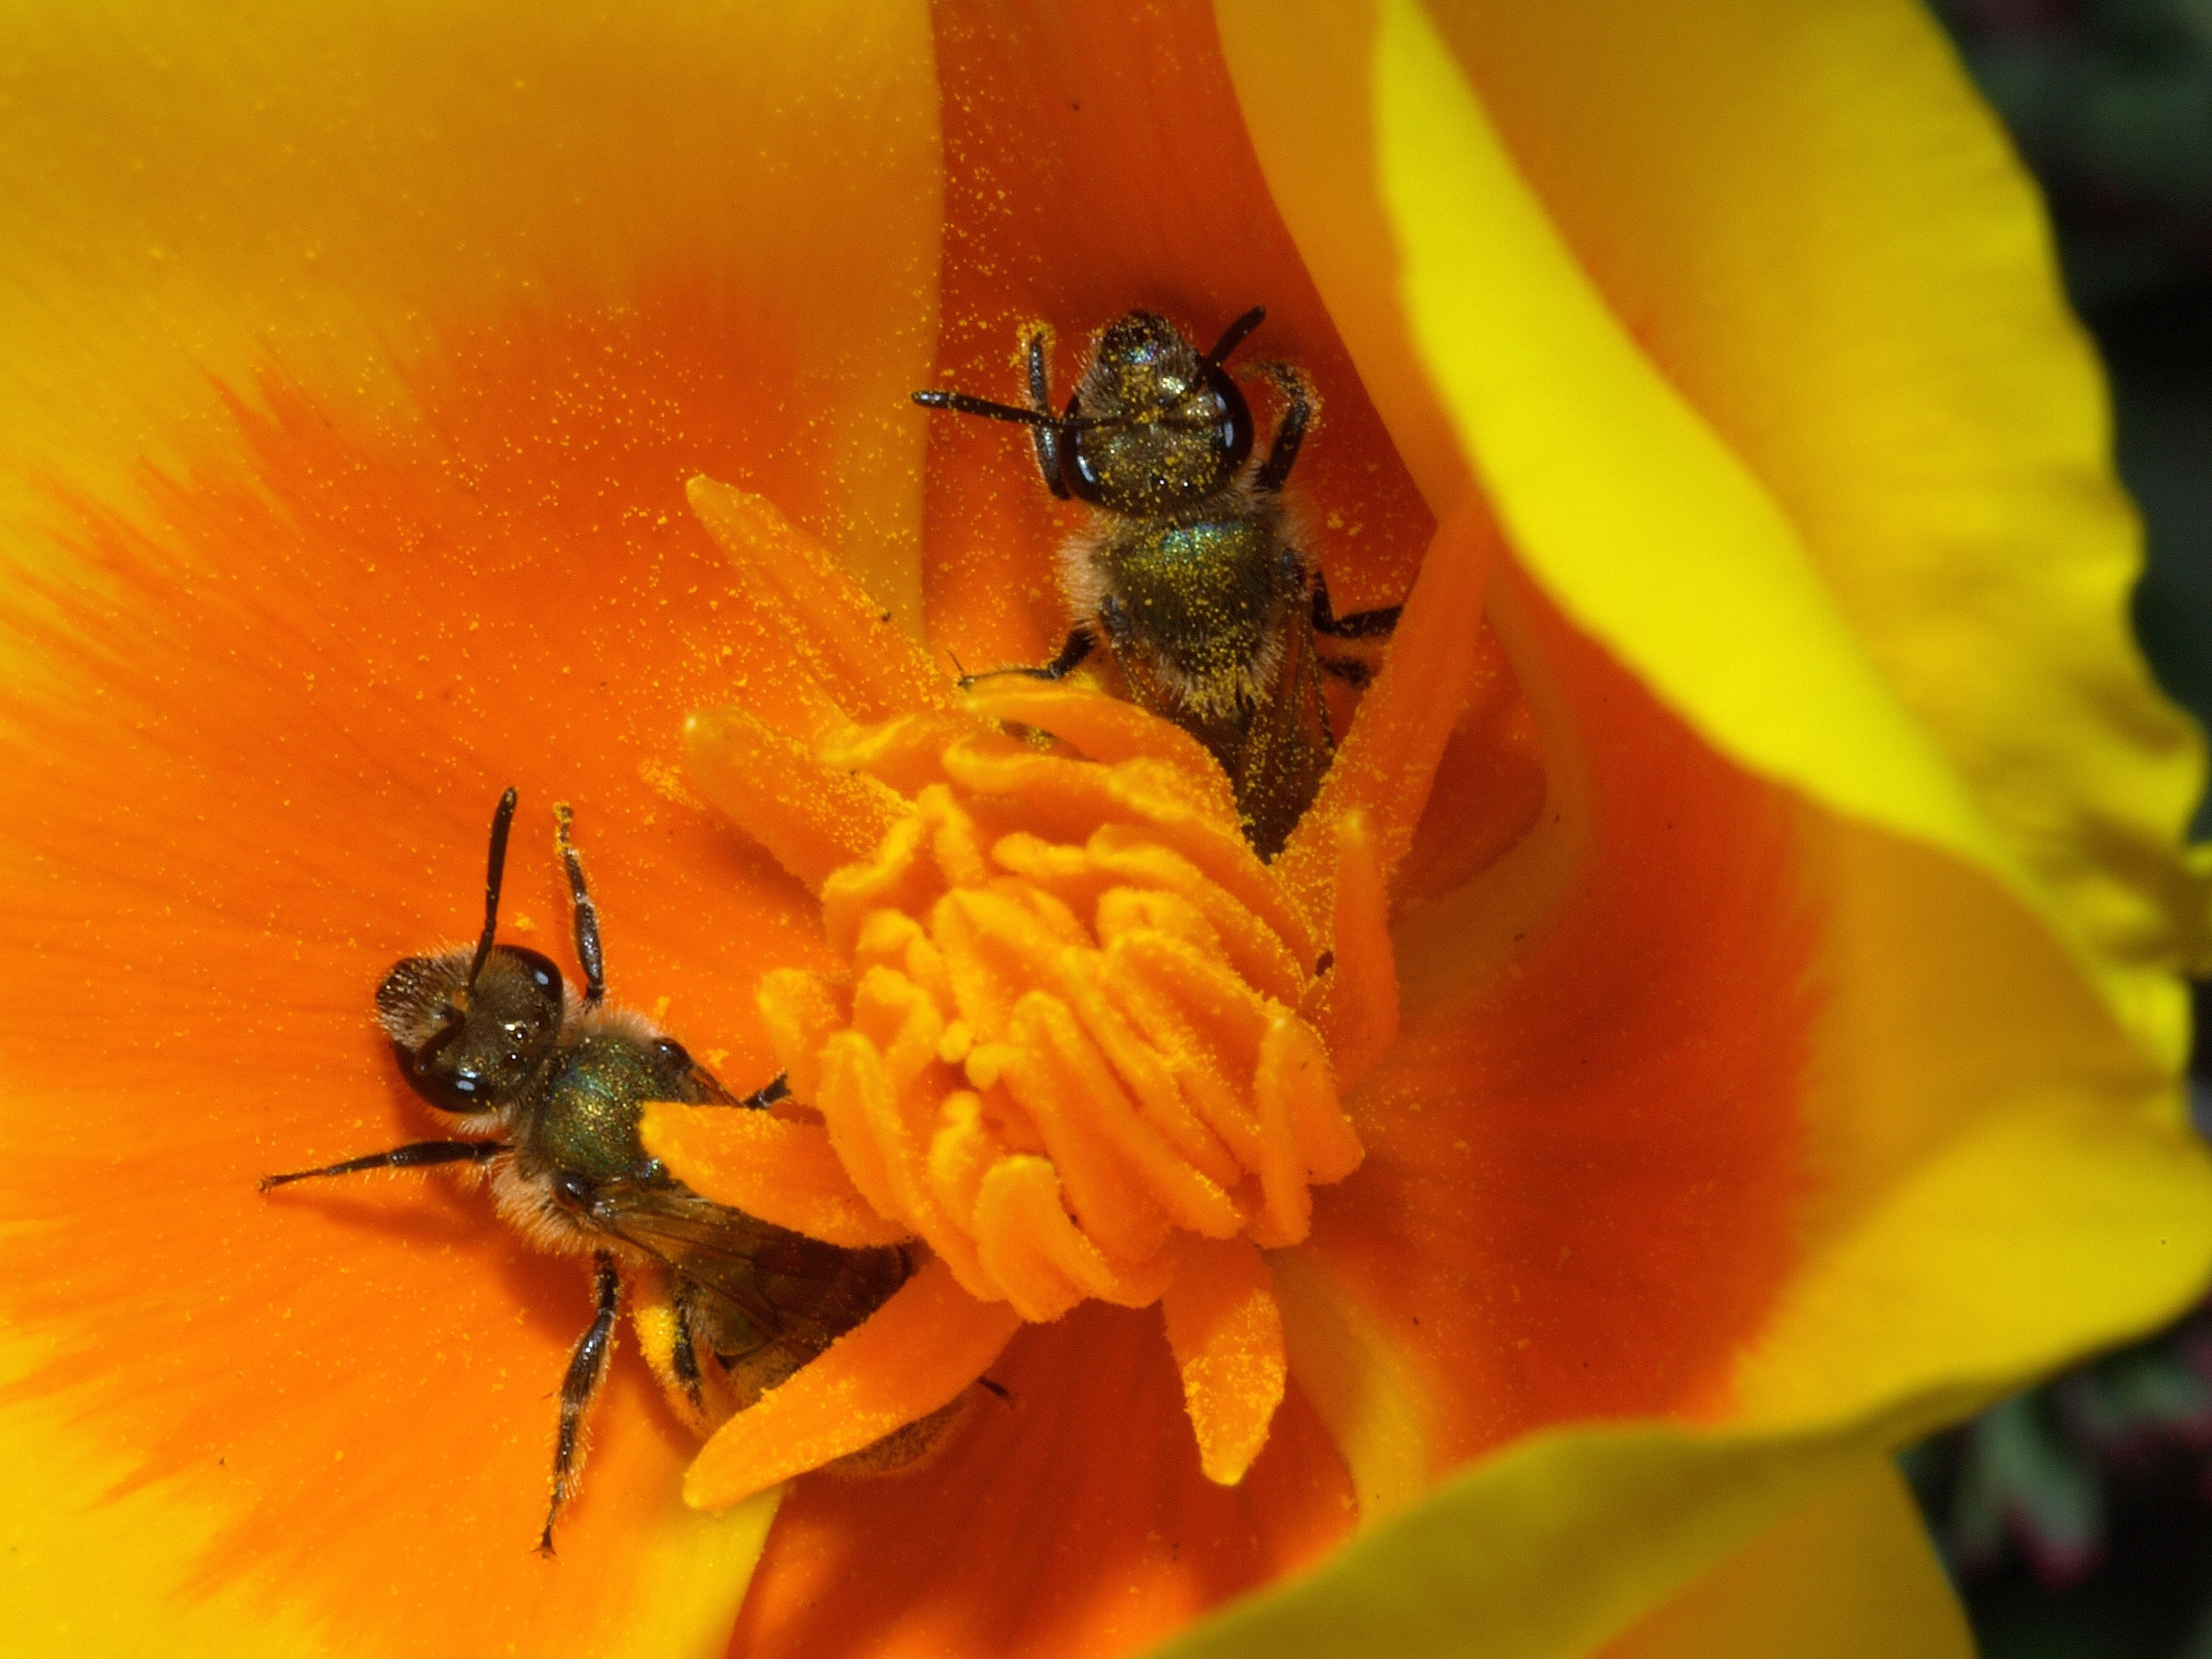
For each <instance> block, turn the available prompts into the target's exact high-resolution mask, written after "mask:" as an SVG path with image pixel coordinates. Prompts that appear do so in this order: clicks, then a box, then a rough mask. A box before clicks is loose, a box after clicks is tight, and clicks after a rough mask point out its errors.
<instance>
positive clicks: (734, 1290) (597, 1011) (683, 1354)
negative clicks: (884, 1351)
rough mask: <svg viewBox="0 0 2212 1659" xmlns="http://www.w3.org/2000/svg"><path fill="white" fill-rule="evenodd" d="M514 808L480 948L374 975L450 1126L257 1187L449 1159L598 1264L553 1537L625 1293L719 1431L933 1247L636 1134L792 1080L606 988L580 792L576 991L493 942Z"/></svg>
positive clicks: (574, 858) (492, 861)
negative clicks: (664, 1149) (675, 1110)
mask: <svg viewBox="0 0 2212 1659" xmlns="http://www.w3.org/2000/svg"><path fill="white" fill-rule="evenodd" d="M515 805H516V795H515V792H514V791H513V789H509V790H507V792H506V793H505V794H503V795H502V796H501V798H500V801H499V805H498V807H497V809H496V811H495V812H494V813H493V816H492V825H491V843H490V851H489V859H488V861H487V868H486V874H485V879H484V915H483V932H482V933H481V934H480V935H479V936H478V938H477V942H476V943H475V945H473V946H467V945H464V946H458V947H455V948H453V949H450V950H446V951H434V952H432V953H430V954H428V955H424V956H416V957H404V958H403V959H402V960H401V961H399V962H398V963H394V964H393V966H392V969H390V970H389V971H388V972H387V973H386V975H385V976H384V979H383V981H382V982H381V983H380V985H379V986H378V987H377V991H376V1018H377V1023H378V1024H379V1025H380V1027H381V1028H382V1030H383V1031H384V1034H385V1035H386V1036H387V1037H388V1038H390V1040H391V1042H392V1052H393V1054H394V1056H395V1058H396V1059H397V1060H398V1064H399V1068H400V1073H401V1075H402V1076H403V1077H404V1079H405V1080H406V1082H407V1084H408V1086H409V1087H410V1089H412V1090H413V1091H414V1092H415V1093H416V1095H418V1096H420V1097H422V1099H423V1100H424V1101H425V1102H427V1103H428V1104H429V1105H430V1106H431V1107H432V1108H434V1109H435V1110H437V1111H438V1112H440V1113H441V1114H442V1115H445V1116H447V1118H449V1119H451V1120H452V1122H451V1128H452V1130H453V1134H452V1137H451V1138H450V1139H438V1140H423V1141H416V1142H412V1143H410V1144H409V1145H407V1146H396V1147H393V1148H392V1149H391V1150H389V1151H387V1152H371V1153H368V1154H366V1155H364V1156H362V1157H359V1158H347V1159H345V1160H344V1161H343V1162H341V1163H337V1164H325V1165H324V1166H322V1167H321V1168H319V1169H312V1170H295V1171H293V1172H291V1173H289V1174H285V1175H276V1176H267V1177H265V1178H264V1180H263V1181H262V1182H261V1185H262V1188H263V1189H264V1191H265V1190H267V1189H269V1188H276V1187H283V1186H287V1185H289V1184H290V1183H292V1182H297V1181H304V1180H307V1179H310V1178H314V1177H324V1176H343V1175H352V1174H356V1173H358V1172H360V1171H362V1170H396V1169H421V1168H428V1167H432V1166H449V1167H453V1168H454V1169H457V1170H459V1171H461V1172H463V1173H464V1174H465V1176H468V1177H470V1178H471V1179H472V1180H479V1181H488V1182H489V1185H490V1188H491V1191H492V1195H493V1199H494V1203H495V1208H496V1210H497V1212H498V1214H499V1215H500V1217H501V1219H503V1220H504V1221H506V1222H507V1224H508V1225H510V1226H512V1227H513V1228H514V1229H515V1230H516V1231H518V1232H519V1233H520V1235H521V1236H522V1237H523V1238H524V1239H525V1240H526V1241H527V1242H528V1243H530V1244H531V1245H532V1247H533V1248H534V1249H538V1250H541V1251H544V1252H546V1253H548V1254H551V1255H570V1256H580V1257H585V1258H587V1259H588V1260H589V1261H590V1263H591V1268H592V1320H591V1322H590V1324H589V1325H588V1326H586V1328H585V1331H584V1334H583V1335H582V1336H581V1337H580V1338H579V1339H578V1340H577V1343H576V1346H575V1348H574V1352H572V1353H571V1355H570V1357H569V1361H568V1370H567V1371H566V1373H565V1375H564V1376H563V1378H562V1385H561V1396H560V1413H559V1419H558V1423H557V1425H556V1432H555V1437H554V1453H553V1468H552V1492H551V1497H550V1500H549V1502H548V1504H547V1508H546V1513H545V1523H544V1528H543V1530H542V1531H541V1533H540V1534H539V1537H538V1547H539V1548H540V1549H541V1550H543V1551H544V1552H546V1553H550V1552H551V1550H552V1543H553V1526H554V1522H555V1520H556V1517H557V1516H559V1514H560V1512H561V1510H562V1506H563V1504H566V1503H567V1502H568V1500H569V1499H570V1498H572V1497H573V1496H574V1492H575V1489H576V1482H577V1480H578V1477H579V1476H580V1473H581V1471H582V1468H583V1460H584V1452H585V1436H586V1429H587V1427H588V1422H589V1412H590V1408H591V1407H592V1401H594V1399H595V1398H596V1397H597V1395H598V1394H599V1389H600V1385H601V1384H602V1383H604V1381H605V1377H606V1373H607V1367H608V1364H609V1363H610V1360H611V1357H612V1354H613V1352H614V1346H615V1340H616V1322H617V1316H618V1315H619V1314H620V1313H621V1312H622V1311H623V1309H624V1308H625V1307H627V1310H628V1311H629V1319H630V1324H631V1328H632V1329H633V1331H634V1332H635V1334H636V1336H637V1339H638V1342H639V1346H640V1347H641V1350H642V1351H643V1352H644V1355H645V1358H646V1361H647V1364H649V1365H650V1366H651V1367H652V1369H653V1373H654V1375H655V1376H657V1377H658V1378H659V1382H660V1383H661V1386H662V1388H663V1389H664V1391H665V1393H666V1394H667V1395H668V1397H669V1400H670V1402H671V1405H672V1406H673V1407H674V1408H675V1410H676V1412H677V1414H678V1416H679V1417H681V1418H683V1419H684V1420H685V1421H686V1422H687V1423H688V1424H690V1426H691V1427H692V1428H693V1429H694V1430H695V1431H697V1432H699V1433H702V1434H704V1433H707V1432H708V1431H711V1430H712V1429H713V1428H714V1425H717V1424H718V1423H720V1421H722V1420H723V1419H726V1418H727V1417H728V1416H729V1415H730V1414H731V1413H733V1412H736V1411H738V1410H741V1409H743V1408H744V1407H746V1406H748V1405H750V1404H751V1403H752V1402H753V1401H755V1400H757V1398H758V1397H759V1396H760V1395H762V1394H763V1392H764V1391H766V1390H767V1389H771V1388H774V1387H775V1385H776V1384H777V1383H781V1382H782V1381H783V1380H784V1379H785V1378H786V1377H787V1376H790V1375H791V1374H792V1373H793V1372H794V1371H796V1370H798V1369H799V1367H800V1366H802V1365H804V1364H806V1362H807V1361H808V1360H810V1359H812V1358H815V1357H816V1356H817V1355H818V1354H820V1353H821V1352H823V1350H824V1349H826V1348H827V1347H828V1346H829V1345H830V1343H832V1342H833V1341H835V1340H836V1339H837V1338H838V1337H839V1336H841V1335H842V1334H844V1333H845V1332H847V1331H848V1330H850V1329H852V1328H854V1326H856V1325H858V1324H859V1323H860V1322H861V1321H862V1320H864V1319H866V1317H867V1316H869V1315H870V1314H871V1313H872V1312H874V1311H875V1310H876V1309H877V1308H878V1307H880V1306H881V1305H882V1304H883V1303H884V1301H885V1299H887V1298H888V1297H890V1294H891V1292H892V1291H896V1289H897V1288H898V1287H899V1285H901V1284H902V1283H903V1282H904V1281H905V1280H906V1279H907V1278H908V1276H909V1275H910V1274H911V1273H913V1271H914V1269H915V1267H916V1266H917V1265H918V1264H919V1254H918V1253H919V1250H920V1247H919V1246H907V1245H891V1246H885V1247H881V1248H872V1249H846V1248H842V1247H841V1246H837V1245H833V1244H825V1243H822V1242H820V1241H819V1240H817V1239H812V1238H808V1237H805V1236H804V1235H803V1234H799V1233H795V1232H792V1231H788V1230H787V1229H785V1228H782V1227H778V1226H775V1225H772V1224H771V1223H769V1222H766V1221H763V1220H761V1219H759V1218H757V1217H755V1216H751V1215H749V1214H747V1213H746V1212H744V1211H742V1210H737V1209H733V1208H731V1207H730V1206H727V1205H722V1204H717V1203H714V1202H713V1201H712V1200H708V1199H706V1198H703V1197H702V1196H700V1194H697V1193H696V1192H693V1191H692V1190H691V1189H690V1188H688V1187H686V1186H684V1184H683V1183H682V1182H679V1181H678V1180H677V1179H676V1178H675V1177H674V1176H671V1174H670V1173H669V1171H668V1170H667V1169H666V1168H665V1166H663V1165H662V1164H660V1162H659V1160H658V1159H656V1158H652V1157H651V1156H649V1155H648V1154H647V1152H646V1150H645V1147H644V1146H643V1143H642V1141H641V1139H640V1134H639V1123H640V1121H641V1116H642V1114H643V1110H644V1107H645V1104H646V1103H647V1102H648V1101H677V1102H681V1103H685V1104H689V1105H691V1106H696V1107H700V1108H706V1109H726V1110H734V1111H747V1110H751V1111H761V1110H768V1109H772V1108H773V1107H774V1106H775V1103H777V1102H778V1101H780V1100H781V1099H783V1098H784V1097H785V1095H786V1092H787V1091H786V1090H785V1088H784V1085H783V1080H782V1079H781V1078H777V1079H775V1080H774V1081H772V1082H770V1083H769V1085H767V1086H766V1087H764V1088H763V1089H760V1090H758V1091H756V1092H754V1093H753V1094H750V1095H748V1096H745V1097H737V1096H734V1095H732V1094H731V1093H730V1091H728V1090H726V1089H725V1088H724V1087H723V1086H722V1085H721V1083H720V1081H719V1080H718V1079H716V1078H715V1077H714V1074H713V1073H710V1072H709V1071H708V1070H707V1068H706V1067H704V1066H701V1065H700V1064H699V1063H698V1062H697V1061H696V1060H693V1059H692V1058H691V1056H690V1053H689V1052H688V1051H687V1050H686V1049H685V1048H684V1045H683V1044H682V1043H680V1042H677V1041H676V1039H675V1038H673V1037H671V1036H668V1035H667V1034H666V1033H665V1032H664V1031H663V1030H661V1029H660V1028H659V1026H658V1025H656V1024H653V1021H651V1020H649V1019H647V1018H645V1017H644V1016H643V1015H641V1014H639V1013H636V1012H632V1011H630V1010H628V1009H623V1008H617V1007H614V1006H609V1005H608V1004H607V1003H606V1001H605V995H606V975H605V961H604V957H603V953H602V949H601V945H600V939H599V911H598V907H597V906H596V905H595V904H594V902H592V896H591V891H590V889H589V887H588V885H587V884H586V881H585V879H584V867H583V863H582V860H580V858H579V856H578V855H577V853H576V849H575V847H574V842H572V840H571V839H570V814H569V811H568V807H567V806H566V805H557V806H556V808H555V809H554V811H555V820H556V826H557V828H556V837H555V846H556V852H557V854H558V856H559V859H560V860H561V864H562V869H563V871H564V872H565V873H566V875H567V878H568V893H569V899H570V907H571V913H572V916H573V920H574V939H575V947H576V959H577V963H578V965H579V967H580V969H581V970H582V979H583V982H582V985H581V987H577V986H575V985H572V984H570V983H568V981H566V979H565V978H564V977H563V975H562V972H561V970H560V969H559V968H558V967H556V965H555V964H554V963H553V962H552V961H551V960H550V958H549V957H545V956H544V955H542V954H541V953H539V952H538V951H532V950H530V949H528V948H527V947H526V946H523V945H506V944H501V943H500V942H499V939H498V923H499V900H500V889H501V884H502V881H503V879H504V876H505V872H506V866H507V838H508V835H509V832H510V830H511V829H512V828H513V821H514V812H515ZM957 1407H958V1402H957V1401H956V1402H955V1404H954V1406H952V1407H946V1408H945V1411H944V1412H943V1413H939V1415H938V1417H937V1418H935V1419H925V1422H924V1424H922V1425H909V1427H908V1429H906V1430H902V1431H900V1433H899V1434H898V1435H896V1436H894V1437H891V1438H890V1440H887V1441H886V1442H884V1443H881V1444H879V1445H878V1446H875V1447H871V1448H868V1449H866V1450H864V1451H862V1452H860V1453H856V1454H855V1455H854V1458H853V1459H852V1460H850V1462H851V1466H852V1467H854V1468H857V1469H862V1470H872V1469H879V1468H890V1467H896V1465H897V1464H898V1463H901V1462H907V1461H910V1460H911V1459H912V1458H913V1457H915V1456H917V1455H920V1454H921V1452H923V1451H925V1450H927V1449H928V1447H929V1445H930V1444H931V1443H932V1441H933V1438H934V1433H933V1431H934V1430H938V1429H941V1428H942V1427H943V1426H944V1425H945V1424H946V1423H948V1422H949V1421H950V1420H951V1417H952V1415H953V1414H954V1413H955V1412H956V1411H957Z"/></svg>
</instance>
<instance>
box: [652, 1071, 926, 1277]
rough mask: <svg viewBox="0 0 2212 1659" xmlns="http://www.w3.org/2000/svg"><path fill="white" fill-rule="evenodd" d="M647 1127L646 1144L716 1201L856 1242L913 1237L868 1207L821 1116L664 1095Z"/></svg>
mask: <svg viewBox="0 0 2212 1659" xmlns="http://www.w3.org/2000/svg"><path fill="white" fill-rule="evenodd" d="M641 1132H642V1134H643V1138H644V1140H645V1149H646V1151H647V1152H650V1153H652V1154H653V1156H654V1157H655V1158H663V1159H665V1160H669V1161H671V1162H674V1163H678V1164H682V1166H683V1169H684V1184H685V1185H686V1186H688V1187H690V1188H692V1190H693V1191H695V1192H696V1193H698V1194H699V1195H700V1196H701V1197H702V1198H710V1199H712V1200H714V1202H715V1203H717V1204H726V1205H728V1206H730V1207H731V1208H732V1209H733V1210H743V1211H744V1212H745V1213H746V1214H748V1215H752V1216H757V1217H759V1218H761V1219H762V1220H763V1221H771V1222H774V1223H775V1225H777V1226H779V1227H788V1228H790V1229H791V1230H792V1231H794V1232H801V1233H805V1235H806V1236H807V1237H810V1238H818V1239H820V1240H822V1241H823V1243H828V1244H842V1245H845V1246H846V1247H848V1249H863V1248H865V1247H866V1246H868V1245H872V1244H896V1243H898V1242H899V1241H900V1240H902V1239H903V1238H907V1237H911V1235H910V1234H909V1233H908V1231H907V1229H906V1227H905V1225H903V1224H902V1223H900V1222H896V1221H886V1220H885V1219H884V1218H883V1217H881V1216H879V1215H878V1214H877V1213H876V1212H875V1211H874V1210H873V1209H872V1208H870V1207H869V1206H868V1202H867V1200H866V1199H864V1198H862V1197H861V1196H860V1193H859V1191H858V1190H857V1189H856V1188H854V1185H853V1181H852V1177H851V1176H848V1175H847V1174H846V1173H845V1166H844V1165H843V1164H840V1163H838V1161H837V1154H836V1152H834V1151H833V1150H832V1149H831V1147H830V1145H829V1131H828V1130H827V1129H825V1128H823V1127H822V1126H821V1125H820V1124H818V1123H805V1122H799V1121H794V1120H793V1119H790V1118H783V1117H778V1116H776V1115H775V1114H774V1113H773V1112H760V1111H748V1110H746V1109H744V1108H742V1107H739V1108H730V1107H694V1106H681V1105H677V1104H675V1103H671V1102H667V1101H661V1102H656V1103H652V1104H648V1105H647V1107H646V1109H645V1121H644V1122H643V1124H642V1125H641Z"/></svg>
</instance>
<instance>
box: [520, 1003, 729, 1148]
mask: <svg viewBox="0 0 2212 1659" xmlns="http://www.w3.org/2000/svg"><path fill="white" fill-rule="evenodd" d="M544 1086H545V1094H544V1104H543V1106H542V1107H541V1108H540V1109H539V1110H538V1112H537V1113H536V1114H535V1115H534V1116H532V1117H531V1118H529V1119H527V1120H526V1125H527V1127H526V1130H525V1137H526V1139H525V1146H524V1148H523V1150H524V1152H525V1155H526V1158H529V1159H531V1160H532V1161H533V1162H536V1161H542V1162H543V1163H544V1164H545V1165H547V1166H549V1167H550V1168H552V1169H556V1170H573V1171H574V1172H575V1173H576V1174H578V1175H583V1176H590V1177H591V1178H592V1179H593V1180H594V1181H613V1180H617V1179H619V1178H620V1177H622V1176H638V1175H641V1174H643V1173H644V1172H645V1170H646V1169H647V1165H648V1164H649V1163H650V1160H649V1159H648V1158H647V1157H646V1153H645V1148H644V1146H642V1145H641V1143H640V1141H639V1139H638V1121H639V1119H640V1118H641V1115H643V1112H644V1108H645V1103H646V1102H647V1101H648V1100H696V1098H697V1097H698V1092H697V1089H696V1085H694V1084H693V1082H692V1079H691V1075H690V1066H689V1064H688V1063H685V1064H683V1065H678V1064H675V1063H672V1062H671V1061H670V1060H667V1059H666V1058H665V1056H663V1055H662V1054H660V1053H659V1051H658V1050H657V1049H656V1048H653V1047H652V1046H650V1045H649V1044H647V1043H645V1042H640V1041H639V1040H638V1039H636V1038H635V1037H634V1036H629V1035H628V1034H626V1033H619V1032H615V1031H597V1032H593V1033H592V1034H591V1035H589V1036H584V1037H582V1038H580V1039H579V1040H578V1041H577V1042H575V1043H574V1045H573V1046H571V1047H570V1048H567V1049H566V1050H564V1051H563V1052H562V1054H559V1055H557V1056H556V1058H555V1060H554V1061H553V1066H552V1069H551V1072H550V1075H549V1076H548V1077H547V1079H546V1080H545V1085H544Z"/></svg>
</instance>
